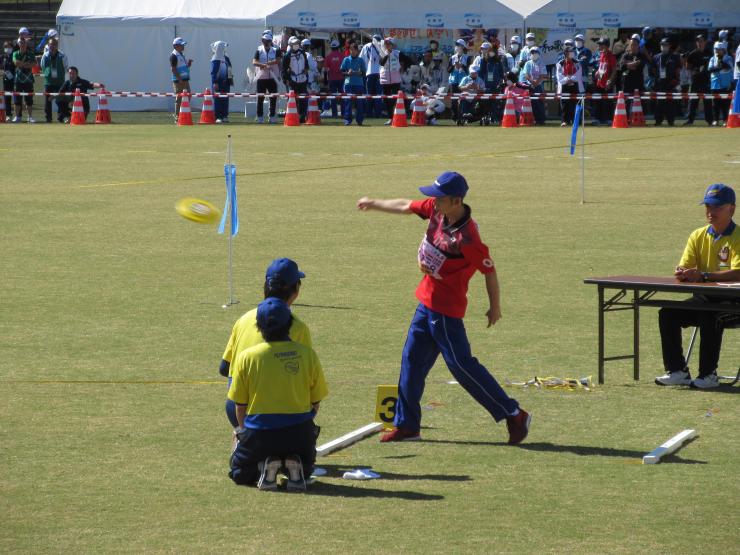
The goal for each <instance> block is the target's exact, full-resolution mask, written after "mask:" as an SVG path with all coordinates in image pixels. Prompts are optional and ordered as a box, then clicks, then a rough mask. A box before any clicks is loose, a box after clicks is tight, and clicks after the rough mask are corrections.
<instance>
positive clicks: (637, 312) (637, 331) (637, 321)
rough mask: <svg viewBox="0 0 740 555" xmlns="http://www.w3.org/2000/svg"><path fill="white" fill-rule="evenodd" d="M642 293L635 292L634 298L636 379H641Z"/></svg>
mask: <svg viewBox="0 0 740 555" xmlns="http://www.w3.org/2000/svg"><path fill="white" fill-rule="evenodd" d="M639 298H640V292H639V291H637V290H635V297H634V301H633V302H634V308H633V310H634V312H633V330H632V342H633V346H632V351H633V354H634V355H635V358H634V361H633V362H634V379H635V380H639V379H640V305H639V302H638V301H639Z"/></svg>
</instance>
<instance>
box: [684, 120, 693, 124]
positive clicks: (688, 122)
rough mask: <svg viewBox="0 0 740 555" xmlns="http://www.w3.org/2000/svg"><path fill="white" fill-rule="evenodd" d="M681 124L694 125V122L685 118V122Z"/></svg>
mask: <svg viewBox="0 0 740 555" xmlns="http://www.w3.org/2000/svg"><path fill="white" fill-rule="evenodd" d="M683 124H684V125H694V122H693V121H691V120H690V119H689V120H686V121H685V122H683Z"/></svg>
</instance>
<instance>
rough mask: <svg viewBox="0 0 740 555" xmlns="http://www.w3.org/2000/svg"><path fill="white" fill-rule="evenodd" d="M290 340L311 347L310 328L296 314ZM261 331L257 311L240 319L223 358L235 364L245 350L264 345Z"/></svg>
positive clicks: (253, 310) (250, 312)
mask: <svg viewBox="0 0 740 555" xmlns="http://www.w3.org/2000/svg"><path fill="white" fill-rule="evenodd" d="M289 335H290V338H291V339H292V340H293V341H296V342H297V343H301V344H302V345H305V346H306V347H311V346H312V345H311V333H310V332H309V331H308V326H306V324H304V323H303V322H302V321H301V320H300V319H299V318H298V317H297V316H296V315H295V314H293V323H292V324H291V326H290V332H289ZM264 341H265V340H264V339H263V338H262V334H261V333H260V330H259V329H257V309H256V308H253V309H252V310H250V311H249V312H247V313H246V314H244V315H243V316H242V317H241V318H239V319H238V320H237V321H236V323H235V324H234V327H233V328H232V330H231V336H230V337H229V342H228V343H227V344H226V350H225V351H224V354H223V356H222V357H221V358H222V359H224V360H225V361H226V362H228V363H231V362H233V361H234V360H235V359H236V357H237V356H238V355H239V353H241V352H242V351H243V350H244V349H249V348H250V347H254V346H255V345H259V344H260V343H264ZM232 375H233V365H232V366H231V367H229V377H231V376H232Z"/></svg>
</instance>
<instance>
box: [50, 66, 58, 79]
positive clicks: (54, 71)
mask: <svg viewBox="0 0 740 555" xmlns="http://www.w3.org/2000/svg"><path fill="white" fill-rule="evenodd" d="M51 78H52V79H56V78H57V68H55V67H53V68H51Z"/></svg>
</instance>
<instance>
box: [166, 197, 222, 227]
mask: <svg viewBox="0 0 740 555" xmlns="http://www.w3.org/2000/svg"><path fill="white" fill-rule="evenodd" d="M175 210H177V213H178V214H180V216H182V217H183V218H186V219H188V220H190V221H191V222H196V223H199V224H212V223H215V222H217V221H218V219H219V218H220V217H221V212H220V211H219V210H218V208H216V207H215V206H213V205H212V204H211V203H210V202H208V201H207V200H202V199H199V198H184V199H181V200H178V201H177V204H175Z"/></svg>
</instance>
